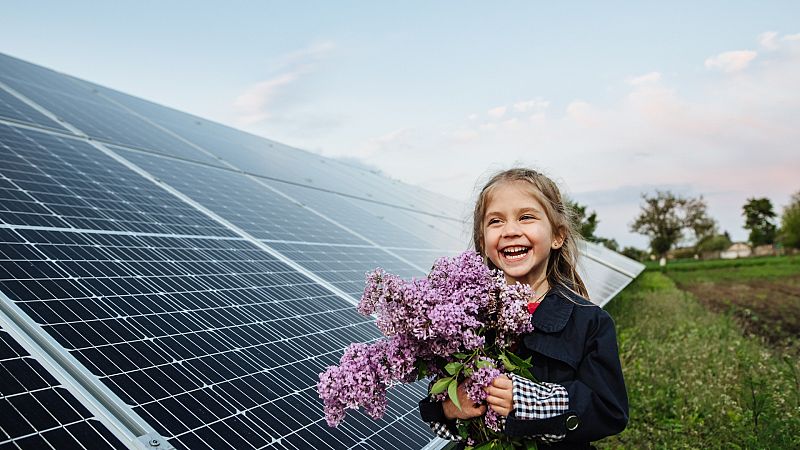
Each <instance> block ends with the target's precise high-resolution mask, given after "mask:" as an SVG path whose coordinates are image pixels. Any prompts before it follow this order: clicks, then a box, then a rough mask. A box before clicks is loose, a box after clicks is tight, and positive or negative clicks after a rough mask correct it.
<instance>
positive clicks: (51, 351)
mask: <svg viewBox="0 0 800 450" xmlns="http://www.w3.org/2000/svg"><path fill="white" fill-rule="evenodd" d="M0 327H2V328H3V329H4V330H6V332H8V334H9V335H11V337H12V338H14V339H15V340H16V341H17V342H18V343H19V344H20V345H21V346H22V347H23V348H24V349H25V350H26V351H27V352H28V353H30V355H31V357H33V358H34V359H36V360H37V361H38V362H39V363H41V364H42V365H43V366H44V367H45V369H47V370H48V372H50V373H51V374H52V375H53V377H55V379H56V380H58V381H59V382H60V383H61V384H62V385H63V386H64V388H65V389H67V390H68V391H70V393H71V394H72V395H74V396H75V398H77V399H78V400H79V401H80V402H81V403H82V404H83V405H84V406H86V408H87V409H89V411H91V412H92V414H94V416H95V417H96V418H97V420H99V421H100V422H101V423H102V424H103V425H105V426H106V428H108V429H109V431H111V432H112V433H113V434H114V435H115V436H116V437H117V438H118V439H119V440H120V441H121V442H122V443H123V444H125V445H127V446H128V447H129V448H131V449H135V450H152V449H153V448H156V447H157V448H163V449H165V450H169V449H174V447H172V445H170V444H169V442H168V441H167V440H166V439H164V438H163V437H161V436H160V435H159V434H158V433H157V432H156V431H155V429H154V428H153V427H151V426H150V425H149V424H148V423H147V422H145V421H144V419H142V418H141V417H140V416H139V415H138V414H136V413H135V412H134V411H133V409H131V407H130V406H128V405H127V404H125V402H123V401H122V399H120V398H119V397H118V396H117V395H116V394H115V393H113V392H112V391H111V390H110V389H109V388H107V387H106V385H105V384H103V383H102V382H101V381H100V379H98V378H97V377H96V376H95V375H93V374H92V373H91V372H89V370H88V369H87V368H86V367H84V365H83V364H81V363H80V362H79V361H78V360H77V359H75V357H74V356H72V355H71V354H69V352H67V350H66V349H64V347H62V346H61V345H60V344H59V343H58V342H56V340H55V339H53V338H52V337H51V336H50V335H49V334H48V333H47V332H46V331H45V330H44V329H42V327H41V326H40V325H39V324H37V323H36V322H34V321H33V319H31V318H30V316H28V315H27V314H25V312H24V311H22V309H20V307H19V306H17V305H16V304H15V303H14V301H13V300H11V299H10V298H8V296H6V295H5V294H4V293H3V292H1V291H0Z"/></svg>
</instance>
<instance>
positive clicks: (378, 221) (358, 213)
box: [267, 181, 436, 248]
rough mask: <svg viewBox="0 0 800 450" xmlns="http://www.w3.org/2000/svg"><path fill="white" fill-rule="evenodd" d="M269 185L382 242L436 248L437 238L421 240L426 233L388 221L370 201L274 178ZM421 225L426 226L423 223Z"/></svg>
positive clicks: (393, 244)
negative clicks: (370, 206)
mask: <svg viewBox="0 0 800 450" xmlns="http://www.w3.org/2000/svg"><path fill="white" fill-rule="evenodd" d="M267 184H269V185H270V186H272V187H274V188H275V189H277V190H279V191H281V192H283V193H285V194H287V195H289V196H290V197H291V198H293V199H294V200H296V201H299V202H301V203H302V204H303V205H305V206H308V207H309V208H311V209H313V210H314V211H316V212H319V213H321V214H322V215H324V216H325V217H328V218H330V219H332V220H334V221H335V222H336V223H338V224H341V225H342V226H344V227H346V228H347V229H349V230H352V231H354V232H356V233H358V234H359V235H361V236H365V237H368V239H370V240H371V241H373V242H375V243H376V244H378V245H381V246H384V247H412V248H433V247H435V246H436V242H435V239H431V240H430V241H427V240H423V239H420V237H424V236H420V237H417V236H415V235H414V234H412V232H409V231H407V230H406V229H403V228H402V227H401V226H398V225H397V224H395V223H393V222H392V221H391V220H386V219H385V218H384V217H382V216H378V215H375V214H372V213H370V212H369V211H367V210H366V209H364V208H363V205H364V203H366V202H364V201H361V200H355V199H352V198H347V197H343V196H341V195H338V194H333V193H329V192H321V191H318V190H314V189H309V188H307V187H304V186H297V185H291V184H287V183H278V182H274V181H270V182H268V183H267ZM387 208H388V207H387ZM400 214H404V215H406V216H410V213H409V212H407V211H404V212H400ZM420 225H421V224H420ZM419 228H422V227H421V226H420V227H419Z"/></svg>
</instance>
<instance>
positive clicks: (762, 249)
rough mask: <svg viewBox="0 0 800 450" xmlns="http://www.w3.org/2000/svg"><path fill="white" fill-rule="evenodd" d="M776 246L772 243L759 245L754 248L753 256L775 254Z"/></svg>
mask: <svg viewBox="0 0 800 450" xmlns="http://www.w3.org/2000/svg"><path fill="white" fill-rule="evenodd" d="M776 254H777V252H776V251H775V246H774V245H772V244H766V245H759V246H758V247H756V248H754V249H753V256H775V255H776Z"/></svg>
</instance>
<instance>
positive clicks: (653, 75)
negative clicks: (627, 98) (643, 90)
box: [625, 72, 661, 86]
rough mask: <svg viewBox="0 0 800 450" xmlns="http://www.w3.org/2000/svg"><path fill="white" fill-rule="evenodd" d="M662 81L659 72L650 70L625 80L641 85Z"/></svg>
mask: <svg viewBox="0 0 800 450" xmlns="http://www.w3.org/2000/svg"><path fill="white" fill-rule="evenodd" d="M659 81H661V74H660V73H658V72H650V73H646V74H644V75H639V76H636V77H630V78H628V79H627V80H625V82H626V83H628V84H630V85H631V86H641V85H645V84H654V83H658V82H659Z"/></svg>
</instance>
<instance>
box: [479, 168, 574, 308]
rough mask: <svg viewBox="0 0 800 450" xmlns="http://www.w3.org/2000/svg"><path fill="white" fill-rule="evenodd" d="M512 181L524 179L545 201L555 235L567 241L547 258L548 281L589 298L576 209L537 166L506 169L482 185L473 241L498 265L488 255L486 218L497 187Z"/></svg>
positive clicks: (545, 207)
mask: <svg viewBox="0 0 800 450" xmlns="http://www.w3.org/2000/svg"><path fill="white" fill-rule="evenodd" d="M512 181H522V182H525V183H527V184H528V185H529V186H530V187H531V190H530V193H531V195H533V196H534V197H535V198H536V200H538V201H539V203H541V204H542V206H543V207H544V212H545V214H546V215H547V218H548V220H550V223H551V224H552V226H553V230H552V231H553V235H555V236H560V237H562V238H563V242H562V244H561V245H560V246H559V247H558V248H553V249H551V250H550V257H549V258H548V260H547V275H546V276H547V282H548V283H549V284H550V286H556V285H561V286H565V287H567V288H569V289H571V290H573V291H575V292H577V293H578V294H580V295H582V296H584V297H587V298H588V297H589V293H588V292H587V291H586V285H584V283H583V280H582V279H581V277H580V275H578V271H577V269H576V267H577V263H578V239H580V235H579V234H578V232H577V231H576V230H575V224H574V221H573V220H572V211H571V210H570V209H569V208H568V207H567V206H566V205H565V204H564V202H563V200H562V199H561V192H560V191H559V189H558V186H556V184H555V183H554V182H553V180H551V179H550V178H548V177H547V176H545V175H543V174H541V173H539V172H537V171H535V170H531V169H526V168H521V167H518V168H514V169H509V170H504V171H502V172H499V173H497V174H495V175H494V176H493V177H492V178H491V179H490V180H489V181H488V182H487V183H486V185H485V186H484V187H483V189H481V192H480V194H478V199H477V201H476V202H475V210H474V211H473V216H472V243H473V245H475V251H476V252H478V253H479V254H480V255H481V256H483V258H484V260H485V261H486V263H487V264H488V265H489V267H491V268H492V269H496V267H495V266H494V264H492V262H491V261H490V260H489V258H487V256H486V250H485V249H484V233H483V219H484V216H485V215H486V207H487V205H488V203H489V198H490V197H491V195H492V192H494V189H495V188H496V187H497V186H499V185H501V184H503V183H508V182H512Z"/></svg>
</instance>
